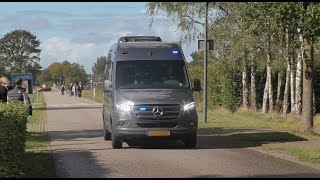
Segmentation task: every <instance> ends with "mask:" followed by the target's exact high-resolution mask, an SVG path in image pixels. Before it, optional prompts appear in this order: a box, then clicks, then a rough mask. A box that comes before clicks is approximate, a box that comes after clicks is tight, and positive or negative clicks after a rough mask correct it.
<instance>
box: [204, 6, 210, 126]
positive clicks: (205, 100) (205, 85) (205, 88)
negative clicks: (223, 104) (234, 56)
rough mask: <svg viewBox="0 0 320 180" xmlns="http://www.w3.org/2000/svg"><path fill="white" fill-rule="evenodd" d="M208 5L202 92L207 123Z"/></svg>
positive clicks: (206, 9) (206, 10)
mask: <svg viewBox="0 0 320 180" xmlns="http://www.w3.org/2000/svg"><path fill="white" fill-rule="evenodd" d="M208 4H209V2H206V8H205V13H206V14H205V32H204V33H205V37H204V44H205V46H204V47H205V49H204V61H203V65H204V76H203V77H204V81H203V82H204V91H203V118H204V122H205V123H207V62H208V58H207V51H208V44H207V38H208V23H207V22H208Z"/></svg>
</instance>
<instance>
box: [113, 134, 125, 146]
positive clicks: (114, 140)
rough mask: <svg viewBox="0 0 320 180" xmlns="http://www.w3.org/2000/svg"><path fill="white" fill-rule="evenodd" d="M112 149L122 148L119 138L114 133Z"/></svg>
mask: <svg viewBox="0 0 320 180" xmlns="http://www.w3.org/2000/svg"><path fill="white" fill-rule="evenodd" d="M111 136H112V138H111V140H112V148H113V149H121V148H122V142H121V141H120V139H119V138H118V137H116V136H115V135H113V133H112V135H111Z"/></svg>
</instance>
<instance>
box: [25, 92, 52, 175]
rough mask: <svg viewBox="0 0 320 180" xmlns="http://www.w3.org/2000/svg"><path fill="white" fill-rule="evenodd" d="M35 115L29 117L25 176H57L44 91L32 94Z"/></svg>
mask: <svg viewBox="0 0 320 180" xmlns="http://www.w3.org/2000/svg"><path fill="white" fill-rule="evenodd" d="M30 100H31V102H32V104H33V115H32V116H29V117H28V123H27V126H28V133H27V141H26V155H25V166H24V172H25V174H24V177H25V178H55V177H56V170H55V164H54V160H53V157H52V154H51V151H50V144H49V143H50V140H49V136H48V133H47V130H46V124H45V119H46V117H45V109H46V108H45V107H46V106H45V100H44V97H43V94H42V93H39V94H38V96H37V94H36V93H35V94H34V96H33V95H31V96H30Z"/></svg>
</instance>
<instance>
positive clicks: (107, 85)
mask: <svg viewBox="0 0 320 180" xmlns="http://www.w3.org/2000/svg"><path fill="white" fill-rule="evenodd" d="M111 90H112V84H111V81H110V80H105V81H104V83H103V91H104V92H110V91H111Z"/></svg>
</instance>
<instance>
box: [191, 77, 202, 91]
mask: <svg viewBox="0 0 320 180" xmlns="http://www.w3.org/2000/svg"><path fill="white" fill-rule="evenodd" d="M192 90H193V91H201V84H200V80H199V79H194V80H193V88H192Z"/></svg>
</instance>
